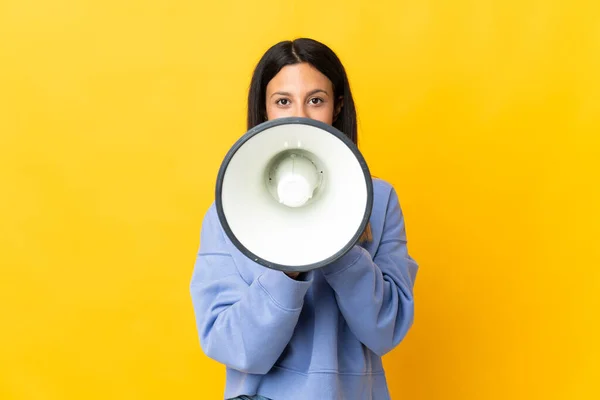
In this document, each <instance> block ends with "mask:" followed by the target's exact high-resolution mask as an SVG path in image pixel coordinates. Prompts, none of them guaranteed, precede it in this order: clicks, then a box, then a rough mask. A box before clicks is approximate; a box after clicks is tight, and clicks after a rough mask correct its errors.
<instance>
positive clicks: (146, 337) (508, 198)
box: [0, 0, 600, 400]
mask: <svg viewBox="0 0 600 400" xmlns="http://www.w3.org/2000/svg"><path fill="white" fill-rule="evenodd" d="M297 36H310V37H313V38H315V39H319V40H322V41H324V42H326V43H327V44H329V45H331V47H332V48H333V49H334V50H335V51H336V52H337V53H338V54H339V56H340V57H341V58H342V60H343V62H344V63H345V65H346V67H347V70H348V73H349V75H350V79H351V84H352V88H353V90H354V94H355V96H356V102H357V105H358V109H359V118H360V135H361V139H360V145H361V149H362V151H363V152H364V155H365V157H366V158H367V161H368V162H369V165H370V166H371V169H372V172H373V173H374V174H375V175H377V176H380V177H382V178H384V179H387V180H388V181H390V182H391V183H393V184H394V186H395V187H396V189H397V191H398V193H399V196H400V200H401V203H402V206H403V209H404V212H405V214H406V221H407V228H408V234H409V241H410V243H409V249H410V251H411V253H412V254H413V256H414V257H415V258H416V259H417V260H418V262H419V264H420V266H421V269H420V272H419V276H418V280H417V286H416V307H417V310H416V320H415V325H414V327H413V329H412V330H411V332H410V333H409V335H408V337H407V338H406V340H405V341H404V342H403V343H402V344H401V345H400V346H399V347H398V348H397V349H396V350H395V351H393V352H392V353H390V354H389V355H388V356H386V357H385V364H386V366H387V372H388V377H389V381H390V386H391V391H392V397H393V398H394V399H457V400H459V399H460V400H471V399H473V400H475V399H506V398H511V399H542V398H543V399H596V398H600V388H599V383H598V380H599V378H600V365H599V361H598V360H599V359H600V345H599V342H600V328H599V326H600V323H599V322H598V320H599V319H600V317H599V315H600V312H599V308H600V307H599V306H600V300H599V298H600V296H599V292H600V283H599V281H600V272H599V270H600V252H599V250H598V249H599V247H600V245H599V241H600V229H599V226H600V218H599V217H600V213H599V211H598V208H599V206H600V195H599V194H600V193H599V192H600V189H599V187H600V183H599V182H600V178H599V174H598V172H599V169H600V168H599V160H600V146H599V139H598V137H599V135H600V4H599V3H598V2H597V1H595V0H590V1H587V2H586V1H577V0H569V1H567V0H563V1H542V0H539V1H536V0H505V1H490V0H477V1H467V0H452V1H445V0H432V1H423V0H402V1H387V2H385V1H381V2H374V1H349V0H345V1H341V0H340V1H303V2H281V1H255V2H246V1H237V2H233V1H221V2H218V1H210V2H209V1H206V2H203V1H195V2H194V1H181V0H177V1H176V0H170V1H167V0H157V1H151V2H150V1H141V0H137V1H115V0H108V1H100V0H98V1H85V0H80V1H66V0H54V1H39V0H3V1H2V2H0V184H1V186H0V193H1V196H0V246H1V249H0V265H1V270H0V323H1V329H0V398H1V399H11V400H12V399H14V400H24V399H35V400H38V399H39V400H46V399H48V400H50V399H52V400H66V399H90V400H91V399H103V400H104V399H144V400H145V399H200V398H203V399H204V398H211V399H217V398H220V396H221V394H222V388H223V384H224V377H223V368H222V367H221V366H220V365H218V364H217V363H215V362H213V361H211V360H209V359H207V358H206V357H205V356H204V355H203V354H202V353H201V350H200V347H199V344H198V341H197V335H196V328H195V325H194V319H193V310H192V307H191V301H190V297H189V291H188V285H189V279H190V274H191V269H192V266H193V263H194V260H195V253H196V250H197V245H198V239H199V237H198V236H199V235H198V234H199V230H200V225H201V221H202V217H203V215H204V212H205V210H206V208H207V207H208V206H209V204H210V202H211V201H212V200H213V197H212V196H213V187H214V179H215V174H216V172H217V169H218V167H219V165H220V162H221V160H222V157H223V155H224V154H225V152H226V151H227V150H228V148H229V146H230V145H231V144H232V143H233V142H234V140H235V139H236V138H237V137H239V136H240V135H241V134H243V133H244V128H245V127H244V121H245V98H246V89H247V86H248V82H249V79H250V74H251V72H252V68H253V67H254V65H255V63H256V61H257V60H258V58H259V57H260V55H261V54H262V52H263V51H264V50H266V48H267V47H269V46H270V45H271V44H273V43H275V42H277V41H279V40H282V39H289V38H294V37H297Z"/></svg>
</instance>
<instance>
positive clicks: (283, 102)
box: [277, 99, 290, 106]
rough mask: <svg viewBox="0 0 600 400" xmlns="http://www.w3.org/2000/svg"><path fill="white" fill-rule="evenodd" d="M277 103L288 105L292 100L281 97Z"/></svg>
mask: <svg viewBox="0 0 600 400" xmlns="http://www.w3.org/2000/svg"><path fill="white" fill-rule="evenodd" d="M277 104H279V105H280V106H287V105H289V104H290V101H289V100H288V99H279V100H277Z"/></svg>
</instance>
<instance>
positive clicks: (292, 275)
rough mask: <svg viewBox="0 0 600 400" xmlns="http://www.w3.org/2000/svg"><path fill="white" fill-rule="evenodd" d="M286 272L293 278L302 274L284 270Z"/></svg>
mask: <svg viewBox="0 0 600 400" xmlns="http://www.w3.org/2000/svg"><path fill="white" fill-rule="evenodd" d="M284 274H286V275H287V276H289V277H290V278H292V279H296V278H297V277H298V275H300V272H284Z"/></svg>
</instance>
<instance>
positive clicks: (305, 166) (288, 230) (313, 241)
mask: <svg viewBox="0 0 600 400" xmlns="http://www.w3.org/2000/svg"><path fill="white" fill-rule="evenodd" d="M215 204H216V207H217V213H218V216H219V220H220V222H221V225H222V226H223V229H224V231H225V233H226V234H227V236H228V238H229V239H230V240H231V242H232V243H233V244H234V245H235V246H236V247H237V248H238V249H239V250H240V251H241V252H242V253H243V254H244V255H246V256H247V257H248V258H250V259H251V260H253V261H255V262H257V263H259V264H261V265H263V266H265V267H268V268H271V269H276V270H280V271H291V272H305V271H309V270H312V269H316V268H320V267H322V266H325V265H327V264H329V263H331V262H333V261H335V260H337V259H338V258H340V257H341V256H343V255H344V254H345V253H346V252H348V251H349V250H350V249H351V248H352V247H353V246H354V245H355V244H356V243H357V242H358V240H359V238H360V236H361V234H362V233H363V231H364V230H365V228H366V226H367V223H368V222H369V218H370V216H371V208H372V205H373V182H372V180H371V174H370V172H369V168H368V166H367V163H366V162H365V160H364V158H363V156H362V155H361V153H360V151H359V150H358V148H357V147H356V146H355V145H354V143H353V142H352V141H351V140H350V139H349V138H348V137H347V136H346V135H344V134H343V133H342V132H340V131H339V130H338V129H336V128H334V127H332V126H330V125H327V124H325V123H322V122H320V121H316V120H313V119H308V118H296V117H288V118H278V119H274V120H271V121H267V122H264V123H262V124H260V125H258V126H256V127H254V128H253V129H251V130H249V131H248V132H247V133H246V134H245V135H244V136H242V137H241V138H240V139H239V140H238V141H237V142H236V143H235V144H234V145H233V146H232V147H231V149H230V150H229V152H228V153H227V155H226V156H225V159H224V160H223V162H222V164H221V167H220V169H219V173H218V177H217V185H216V199H215Z"/></svg>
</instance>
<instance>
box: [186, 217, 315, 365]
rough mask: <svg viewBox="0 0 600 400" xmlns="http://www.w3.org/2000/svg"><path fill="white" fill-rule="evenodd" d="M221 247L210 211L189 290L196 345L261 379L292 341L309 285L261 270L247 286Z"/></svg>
mask: <svg viewBox="0 0 600 400" xmlns="http://www.w3.org/2000/svg"><path fill="white" fill-rule="evenodd" d="M226 244H227V242H226V239H225V234H224V232H223V231H222V229H221V226H220V223H219V221H218V217H217V215H216V212H215V209H214V207H211V209H210V210H209V212H208V213H207V215H206V217H205V219H204V222H203V224H202V233H201V245H200V250H199V252H198V256H197V259H196V264H195V266H194V273H193V276H192V280H191V285H190V291H191V296H192V304H193V307H194V313H195V317H196V324H197V329H198V334H199V337H200V344H201V347H202V350H203V351H204V352H205V354H206V355H207V356H209V357H210V358H212V359H214V360H216V361H219V362H221V363H223V364H225V365H227V366H228V367H230V368H233V369H236V370H239V371H242V372H247V373H251V374H266V373H267V372H268V371H269V370H270V369H271V368H272V366H273V364H274V363H275V362H276V361H277V359H278V358H279V356H280V355H281V353H282V352H283V350H284V349H285V347H286V345H287V344H288V341H289V340H290V338H291V336H292V333H293V331H294V328H295V326H296V323H297V321H298V317H299V316H300V311H301V309H302V305H303V301H304V295H305V294H306V292H307V290H308V287H309V286H310V283H311V282H305V281H296V280H293V279H291V278H290V277H288V276H286V275H285V274H284V273H283V272H280V271H275V270H271V269H267V268H264V272H263V273H262V274H261V275H260V276H259V277H258V278H257V279H256V280H254V282H250V283H247V282H246V281H244V279H242V277H241V275H240V274H239V272H238V269H237V266H236V264H235V262H234V259H233V257H232V255H231V254H230V253H229V252H228V251H229V249H228V248H227V246H226Z"/></svg>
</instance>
